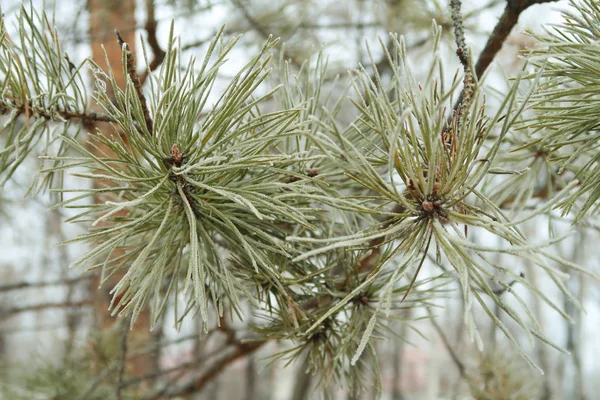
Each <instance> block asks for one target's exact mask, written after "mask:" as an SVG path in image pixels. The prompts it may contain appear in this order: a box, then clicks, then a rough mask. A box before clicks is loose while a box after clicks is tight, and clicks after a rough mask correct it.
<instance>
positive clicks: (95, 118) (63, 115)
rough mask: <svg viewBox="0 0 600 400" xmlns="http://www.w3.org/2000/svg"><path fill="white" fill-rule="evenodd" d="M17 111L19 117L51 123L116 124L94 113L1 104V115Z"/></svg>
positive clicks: (112, 120) (106, 116)
mask: <svg viewBox="0 0 600 400" xmlns="http://www.w3.org/2000/svg"><path fill="white" fill-rule="evenodd" d="M14 110H16V112H17V114H18V115H23V114H25V115H26V116H27V117H41V118H44V119H47V120H51V121H58V120H60V119H65V120H70V119H78V120H81V121H83V122H87V123H89V122H116V121H115V119H114V118H113V117H111V116H110V115H107V114H102V113H97V112H94V111H87V112H83V113H80V112H76V111H70V110H56V111H54V112H52V113H50V112H48V111H46V110H40V109H38V108H35V107H32V106H31V104H28V105H25V104H14V105H11V106H10V107H9V106H7V105H4V104H2V103H0V115H4V114H9V113H11V112H13V111H14Z"/></svg>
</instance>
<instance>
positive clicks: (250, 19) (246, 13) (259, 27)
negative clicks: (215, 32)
mask: <svg viewBox="0 0 600 400" xmlns="http://www.w3.org/2000/svg"><path fill="white" fill-rule="evenodd" d="M231 2H232V3H233V4H234V5H235V6H236V7H237V8H238V9H239V10H240V11H241V13H242V15H243V16H244V18H245V19H246V21H248V24H249V25H250V27H251V28H252V29H253V30H255V31H256V32H258V33H259V34H260V35H261V36H262V37H263V38H265V39H268V38H269V37H271V35H270V34H269V32H267V31H266V30H265V28H264V27H263V26H262V25H261V24H260V23H259V22H258V21H257V20H256V19H255V18H254V17H253V16H252V15H250V12H249V11H248V9H247V8H246V6H245V5H244V4H242V1H240V0H231ZM286 56H287V57H288V58H289V59H290V61H291V63H292V64H293V65H294V66H295V67H296V68H300V67H302V63H301V62H300V61H298V60H297V59H296V58H295V57H292V56H291V55H289V54H286Z"/></svg>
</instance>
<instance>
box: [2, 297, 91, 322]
mask: <svg viewBox="0 0 600 400" xmlns="http://www.w3.org/2000/svg"><path fill="white" fill-rule="evenodd" d="M92 304H93V302H92V301H91V300H81V301H74V302H62V303H43V304H34V305H31V306H22V307H19V306H17V307H11V308H6V309H4V310H3V309H0V319H3V318H5V317H9V316H11V315H13V314H19V313H24V312H36V311H43V310H48V309H52V308H80V307H86V306H89V305H92Z"/></svg>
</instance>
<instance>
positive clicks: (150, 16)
mask: <svg viewBox="0 0 600 400" xmlns="http://www.w3.org/2000/svg"><path fill="white" fill-rule="evenodd" d="M156 27H157V22H156V16H155V4H154V0H146V25H144V29H146V33H147V34H148V44H149V45H150V49H152V53H153V54H154V58H153V59H152V61H151V62H150V65H148V70H150V71H155V70H156V69H157V68H158V67H159V66H160V64H162V62H163V60H164V59H165V56H166V54H167V53H166V52H165V51H164V50H163V49H162V48H161V47H160V45H159V44H158V39H157V38H156ZM147 78H148V71H144V72H143V73H142V74H140V76H139V79H140V85H144V82H146V79H147Z"/></svg>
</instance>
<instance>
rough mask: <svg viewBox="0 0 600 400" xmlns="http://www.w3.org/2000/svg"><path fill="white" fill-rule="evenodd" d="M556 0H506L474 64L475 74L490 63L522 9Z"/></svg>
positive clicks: (480, 72)
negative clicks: (502, 10) (500, 14)
mask: <svg viewBox="0 0 600 400" xmlns="http://www.w3.org/2000/svg"><path fill="white" fill-rule="evenodd" d="M555 1H558V0H507V1H506V7H505V8H504V12H503V13H502V16H501V17H500V19H499V20H498V23H497V24H496V27H495V28H494V31H493V32H492V34H491V35H490V37H489V39H488V41H487V43H486V45H485V47H484V48H483V50H482V51H481V54H480V55H479V59H478V60H477V64H475V74H476V75H477V77H478V78H479V77H481V76H482V75H483V73H484V72H485V71H486V70H487V68H488V66H489V65H490V64H491V63H492V61H493V60H494V58H495V57H496V54H497V53H498V51H500V49H501V48H502V45H503V44H504V42H505V41H506V38H507V37H508V35H509V34H510V32H511V31H512V29H513V28H514V27H515V25H517V22H518V21H519V16H520V15H521V13H522V12H523V11H525V10H526V9H528V8H529V7H531V6H532V5H535V4H543V3H551V2H555Z"/></svg>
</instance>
